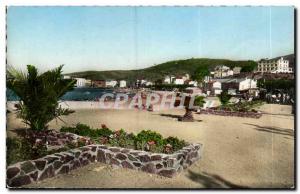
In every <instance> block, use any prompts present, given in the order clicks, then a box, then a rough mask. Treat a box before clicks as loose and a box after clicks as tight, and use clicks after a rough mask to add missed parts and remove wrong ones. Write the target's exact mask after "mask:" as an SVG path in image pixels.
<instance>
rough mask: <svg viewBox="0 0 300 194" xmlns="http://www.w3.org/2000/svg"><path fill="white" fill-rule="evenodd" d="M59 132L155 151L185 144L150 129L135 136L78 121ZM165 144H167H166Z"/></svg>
mask: <svg viewBox="0 0 300 194" xmlns="http://www.w3.org/2000/svg"><path fill="white" fill-rule="evenodd" d="M61 132H70V133H75V134H77V135H82V136H88V137H90V138H92V139H93V140H94V141H95V142H97V143H101V144H109V145H111V146H117V147H124V148H131V149H137V150H146V151H150V152H156V153H164V152H165V153H166V150H165V147H168V149H169V151H168V152H167V153H172V152H174V151H177V150H180V149H181V148H183V147H184V146H185V145H187V144H186V143H185V141H183V140H179V139H178V138H177V137H168V138H166V139H163V137H162V135H161V134H159V133H157V132H155V131H151V130H142V131H141V132H140V133H138V134H137V135H136V136H135V135H134V134H133V133H129V134H128V133H126V132H125V131H124V130H123V129H121V130H117V131H112V130H110V129H108V128H107V127H106V126H105V128H102V129H91V128H90V127H89V126H87V125H84V124H80V123H78V124H77V125H76V127H62V128H61ZM167 144H169V145H168V146H166V145H167ZM69 147H70V146H69ZM71 147H72V145H71Z"/></svg>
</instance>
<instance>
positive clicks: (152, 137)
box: [135, 130, 163, 150]
mask: <svg viewBox="0 0 300 194" xmlns="http://www.w3.org/2000/svg"><path fill="white" fill-rule="evenodd" d="M151 141H154V142H155V146H157V147H161V146H163V138H162V135H161V134H159V133H157V132H155V131H151V130H142V131H141V132H140V133H138V134H137V136H136V138H135V145H136V148H137V149H140V150H144V149H145V146H146V144H147V143H148V142H151Z"/></svg>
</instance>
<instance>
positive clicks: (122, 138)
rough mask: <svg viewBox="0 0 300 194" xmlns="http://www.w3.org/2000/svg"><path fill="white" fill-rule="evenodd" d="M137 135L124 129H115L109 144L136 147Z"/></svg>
mask: <svg viewBox="0 0 300 194" xmlns="http://www.w3.org/2000/svg"><path fill="white" fill-rule="evenodd" d="M135 138H136V137H135V135H134V134H133V133H130V134H127V133H126V132H125V131H124V130H123V129H121V130H119V131H115V132H114V133H113V135H112V136H111V137H110V139H109V144H110V145H112V146H119V147H126V148H135Z"/></svg>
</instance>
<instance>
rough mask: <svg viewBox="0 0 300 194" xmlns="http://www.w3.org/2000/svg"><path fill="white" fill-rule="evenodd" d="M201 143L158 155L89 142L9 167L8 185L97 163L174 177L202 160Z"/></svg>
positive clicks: (33, 180)
mask: <svg viewBox="0 0 300 194" xmlns="http://www.w3.org/2000/svg"><path fill="white" fill-rule="evenodd" d="M201 148H202V145H201V144H191V145H188V146H186V147H184V148H182V149H181V150H178V151H177V152H175V153H173V154H157V153H150V152H145V151H138V150H133V149H127V148H119V147H108V146H104V145H88V146H84V147H81V148H76V149H72V150H69V151H66V152H60V153H55V154H52V155H47V156H45V157H43V158H39V159H36V160H28V161H24V162H19V163H16V164H14V165H11V166H9V167H8V168H7V172H6V173H7V185H8V186H9V187H21V186H23V185H27V184H30V183H32V182H36V181H41V180H44V179H46V178H50V177H54V176H56V175H58V174H66V173H69V172H70V171H72V170H75V169H77V168H80V167H83V166H86V165H88V164H90V163H94V162H102V163H106V164H110V165H112V166H113V167H122V168H129V169H134V170H141V171H144V172H148V173H153V174H158V175H161V176H165V177H170V178H171V177H173V176H175V175H176V174H178V173H180V172H181V171H182V170H183V169H186V168H187V167H188V166H190V165H192V164H193V163H194V162H196V161H197V160H199V159H200V156H201V155H200V154H201V152H200V151H201Z"/></svg>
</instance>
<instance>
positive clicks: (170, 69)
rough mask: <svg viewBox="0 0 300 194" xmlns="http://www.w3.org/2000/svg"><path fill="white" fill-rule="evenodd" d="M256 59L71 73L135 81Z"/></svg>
mask: <svg viewBox="0 0 300 194" xmlns="http://www.w3.org/2000/svg"><path fill="white" fill-rule="evenodd" d="M253 63H254V61H250V60H248V61H232V60H227V59H208V58H199V59H196V58H191V59H185V60H175V61H168V62H165V63H161V64H158V65H155V66H152V67H148V68H144V69H138V70H113V71H84V72H74V73H69V74H67V75H70V76H72V77H82V78H86V79H92V80H101V79H116V80H121V79H125V80H128V81H129V82H133V81H134V80H136V79H147V80H151V81H156V80H158V79H163V78H164V76H166V75H175V76H176V75H183V74H185V73H188V74H190V75H192V74H193V73H194V72H195V71H196V69H197V68H199V67H200V66H203V65H207V66H208V67H209V69H210V70H212V69H213V68H214V67H215V66H217V65H221V64H222V65H226V66H229V67H231V68H233V67H235V66H239V67H245V66H249V65H251V64H252V65H253Z"/></svg>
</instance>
